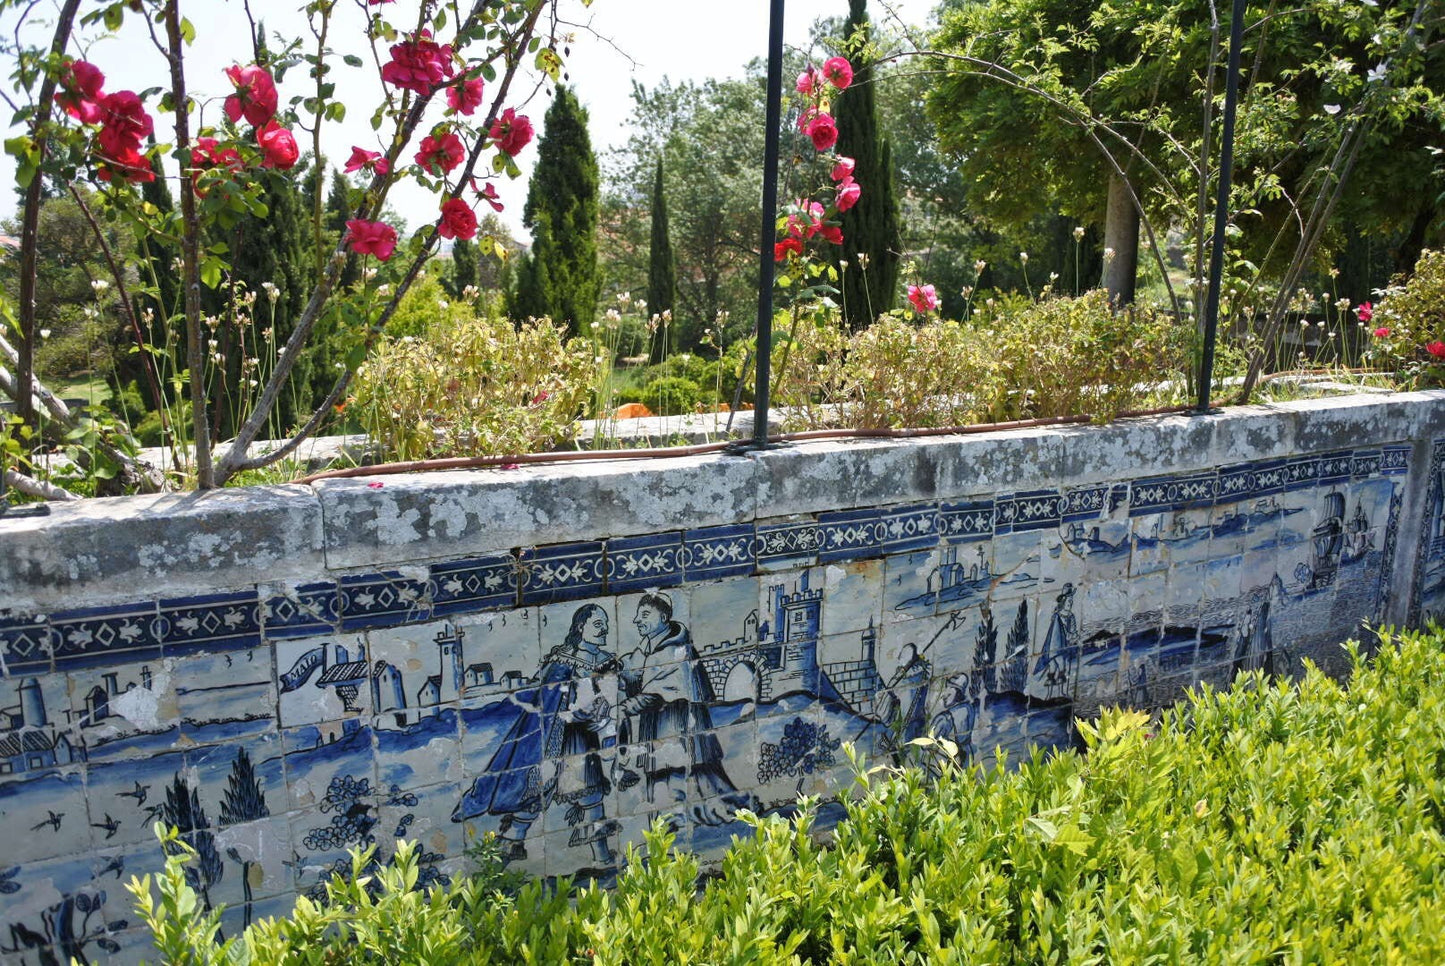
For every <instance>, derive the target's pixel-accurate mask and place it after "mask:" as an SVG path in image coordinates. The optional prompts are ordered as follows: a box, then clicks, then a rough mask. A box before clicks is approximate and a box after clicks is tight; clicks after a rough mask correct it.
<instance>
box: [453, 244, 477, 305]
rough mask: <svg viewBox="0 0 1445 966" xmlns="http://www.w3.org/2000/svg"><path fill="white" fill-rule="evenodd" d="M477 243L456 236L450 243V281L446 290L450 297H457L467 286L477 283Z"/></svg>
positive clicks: (460, 295)
mask: <svg viewBox="0 0 1445 966" xmlns="http://www.w3.org/2000/svg"><path fill="white" fill-rule="evenodd" d="M478 261H479V260H478V256H477V243H476V242H474V241H472V240H471V239H470V238H458V239H457V240H456V241H455V242H453V243H452V271H451V281H450V282H449V283H448V286H447V291H448V292H450V293H451V296H452V298H454V299H459V298H461V297H462V293H463V292H465V291H466V290H467V287H468V286H475V285H476V284H477V277H478V272H477V266H478Z"/></svg>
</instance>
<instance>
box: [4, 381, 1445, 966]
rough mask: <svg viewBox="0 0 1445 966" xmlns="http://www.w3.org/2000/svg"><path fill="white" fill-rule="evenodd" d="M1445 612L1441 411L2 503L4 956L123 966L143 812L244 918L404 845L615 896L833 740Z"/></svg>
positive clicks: (1427, 398)
mask: <svg viewBox="0 0 1445 966" xmlns="http://www.w3.org/2000/svg"><path fill="white" fill-rule="evenodd" d="M369 482H380V483H381V484H382V485H381V486H380V487H379V488H378V487H373V486H369V485H368V483H369ZM1442 612H1445V394H1439V393H1419V394H1410V395H1399V396H1390V397H1374V396H1372V397H1363V398H1361V397H1356V398H1346V399H1330V400H1323V401H1315V402H1304V403H1296V404H1290V405H1280V406H1273V407H1248V408H1243V409H1238V410H1232V411H1229V412H1226V413H1223V414H1215V415H1209V416H1203V417H1165V418H1156V419H1148V420H1134V421H1125V422H1121V423H1117V424H1114V425H1110V426H1105V427H1064V428H1046V429H1031V430H1026V431H1014V432H1006V433H997V434H988V435H979V436H970V437H954V438H950V437H939V438H932V439H917V440H909V441H899V442H879V441H851V442H846V443H844V442H838V443H813V444H808V445H802V446H797V447H794V448H790V449H783V450H770V451H766V452H761V453H753V454H750V455H747V456H712V457H696V458H688V459H674V460H665V461H654V462H646V463H639V462H629V461H622V460H619V461H617V462H615V463H600V464H589V465H586V466H578V465H568V466H564V467H538V468H529V469H525V470H517V471H510V472H504V471H493V472H475V473H466V474H461V473H449V474H435V475H429V476H408V477H384V478H379V479H378V480H374V481H367V480H344V481H343V480H337V481H325V482H322V483H319V484H318V485H316V486H314V487H308V488H303V487H294V486H293V487H270V488H258V489H248V490H234V491H223V492H217V493H206V494H185V495H173V496H162V497H143V498H128V499H122V500H97V501H91V502H88V503H85V504H83V505H80V506H66V507H58V508H56V509H55V511H54V512H53V513H52V514H51V515H50V516H49V517H47V518H38V519H23V520H8V521H6V520H0V829H3V831H4V833H5V834H4V836H3V838H4V841H5V843H6V844H5V846H4V850H3V854H0V895H3V901H0V963H4V964H5V966H11V964H19V963H26V964H31V963H41V962H52V961H57V960H59V961H66V960H67V959H68V957H70V956H72V955H74V956H77V957H83V959H84V960H87V961H91V962H97V961H107V960H108V961H112V962H117V963H125V962H134V961H136V960H138V959H139V958H140V957H141V956H142V955H144V954H145V953H146V952H147V950H146V944H147V942H148V938H147V937H146V935H145V934H144V933H143V931H141V930H140V929H139V928H138V923H137V922H136V921H135V917H134V915H133V913H132V912H131V911H130V908H129V901H128V899H129V897H128V896H127V894H126V893H125V891H124V889H123V883H124V881H125V880H126V879H128V878H129V876H130V875H131V874H132V873H144V872H148V871H155V870H156V869H157V868H159V866H160V865H161V863H162V860H163V856H162V855H161V853H160V850H159V847H158V845H157V844H156V842H155V840H154V838H153V835H152V832H151V826H152V824H153V823H154V822H156V821H164V822H167V823H170V824H172V825H175V826H178V827H179V828H180V829H181V830H182V832H183V833H184V834H185V836H186V837H187V840H188V841H189V842H190V843H191V844H192V845H193V846H194V847H195V848H196V850H197V852H198V854H199V859H198V861H197V863H196V865H195V866H194V869H195V878H196V884H197V886H198V888H199V890H200V892H201V893H202V897H203V899H204V901H206V902H208V903H210V904H212V905H219V904H224V905H225V906H226V907H227V911H226V914H225V922H226V928H227V929H228V930H231V931H233V930H235V929H238V928H240V927H242V926H243V925H244V924H245V923H246V922H248V921H250V920H252V919H254V918H256V917H258V916H266V915H273V914H284V913H285V912H286V911H288V909H289V908H290V905H291V904H292V903H293V902H294V901H295V898H296V896H298V895H301V894H307V893H312V892H315V891H316V890H317V889H318V888H319V887H320V885H321V883H322V882H323V881H324V879H325V878H326V877H327V876H328V875H330V874H331V873H332V872H333V871H335V870H337V869H339V868H342V867H343V864H344V863H345V862H346V861H347V860H346V854H347V850H348V849H351V848H356V847H358V846H365V845H370V844H375V845H377V846H378V854H379V856H380V857H381V859H380V860H381V861H385V859H386V857H387V856H389V855H390V854H391V852H392V851H393V849H394V843H395V841H396V839H397V838H408V839H415V840H418V841H420V842H421V844H422V861H423V867H424V869H425V873H424V880H425V881H426V882H442V881H446V880H447V879H448V878H449V877H451V876H454V875H457V874H458V873H459V872H462V871H464V870H465V867H466V865H465V863H466V860H465V858H464V856H463V851H464V848H465V845H466V843H467V841H468V838H469V836H472V835H475V834H479V833H482V832H494V833H496V834H497V835H498V836H499V837H500V839H501V842H502V845H503V848H504V849H505V850H506V854H507V857H508V859H509V861H511V862H513V863H514V864H515V865H516V866H518V867H519V868H522V869H525V870H526V871H528V872H530V873H533V874H536V875H541V876H560V875H568V874H575V875H582V876H588V877H592V878H595V879H599V880H603V881H607V880H609V879H610V878H611V877H613V876H615V874H616V872H617V869H618V865H619V863H620V862H621V856H622V854H623V852H622V849H623V846H624V845H625V844H626V843H628V842H633V841H637V840H638V839H639V838H640V836H641V833H642V830H643V829H644V828H646V827H647V826H648V825H649V824H650V823H651V822H653V821H655V820H657V819H663V820H665V821H668V822H670V823H671V824H672V825H673V826H674V827H675V828H676V829H677V830H678V833H679V840H680V841H681V842H682V843H684V844H686V845H689V846H691V847H693V848H694V849H696V850H697V851H699V852H701V853H703V854H705V855H716V854H717V853H718V852H719V850H721V849H722V848H724V847H725V846H726V844H727V842H728V840H729V838H730V836H731V835H732V834H734V833H735V832H737V831H739V829H740V827H741V826H740V823H739V822H738V821H737V819H736V813H737V812H738V811H739V810H740V809H743V808H747V809H750V810H752V811H754V812H760V813H763V814H787V813H788V812H789V810H790V809H791V807H792V803H793V802H794V800H795V798H796V796H797V795H798V794H799V793H808V792H813V793H826V792H828V791H830V790H833V789H836V788H838V787H840V786H845V785H846V784H847V781H848V776H847V775H846V773H845V764H846V762H845V758H844V755H843V753H842V745H843V743H845V742H851V743H852V744H854V745H855V746H857V747H859V748H860V749H862V750H863V751H864V752H865V754H868V755H870V756H888V755H893V754H896V753H897V752H898V750H899V748H900V747H901V744H902V742H905V741H907V740H908V739H909V738H912V737H917V736H920V735H923V734H928V733H936V734H942V735H945V736H947V737H949V738H951V739H952V740H954V741H956V742H958V743H959V745H960V746H961V747H962V748H963V749H964V750H965V751H966V753H969V754H973V755H977V756H988V755H991V754H992V753H993V751H994V749H996V748H999V747H1002V748H1006V749H1009V750H1010V751H1011V752H1014V753H1015V754H1016V753H1017V752H1019V751H1021V750H1023V749H1024V748H1026V747H1027V746H1028V745H1030V744H1043V745H1050V746H1058V745H1067V744H1069V743H1071V742H1072V741H1073V740H1074V735H1073V730H1072V728H1073V725H1072V722H1073V720H1074V718H1075V716H1077V715H1087V714H1090V713H1092V712H1093V711H1094V710H1095V709H1097V708H1098V707H1099V706H1100V705H1101V704H1104V703H1113V702H1126V703H1132V704H1135V705H1139V706H1158V705H1161V704H1164V703H1166V702H1169V701H1172V700H1174V699H1175V698H1176V697H1178V696H1179V695H1180V693H1181V692H1182V690H1183V689H1184V688H1186V687H1188V686H1190V685H1193V684H1197V683H1199V682H1210V683H1213V684H1216V685H1224V684H1226V683H1227V682H1228V681H1229V680H1230V679H1231V678H1232V677H1233V676H1234V675H1235V674H1236V673H1238V672H1239V671H1241V670H1254V669H1262V670H1265V671H1269V672H1272V673H1277V674H1290V673H1295V672H1297V671H1298V670H1299V669H1300V668H1301V667H1302V666H1303V662H1304V661H1306V660H1312V661H1315V662H1316V663H1318V664H1321V665H1322V666H1324V667H1326V668H1327V669H1334V670H1339V669H1341V668H1343V666H1344V659H1343V651H1342V649H1341V648H1340V646H1339V645H1340V643H1341V642H1342V641H1344V640H1346V639H1348V638H1350V637H1351V636H1357V635H1359V634H1360V633H1361V627H1362V623H1371V624H1373V623H1379V622H1394V623H1401V622H1406V621H1420V620H1422V619H1424V618H1427V617H1433V616H1439V615H1440V614H1441V613H1442ZM837 811H838V810H837V809H836V808H833V809H825V814H824V820H825V822H826V821H831V820H833V819H835V818H836V816H837Z"/></svg>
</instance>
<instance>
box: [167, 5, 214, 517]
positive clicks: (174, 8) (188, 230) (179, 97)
mask: <svg viewBox="0 0 1445 966" xmlns="http://www.w3.org/2000/svg"><path fill="white" fill-rule="evenodd" d="M163 15H164V17H165V23H166V59H167V60H168V61H169V62H170V68H171V107H172V109H173V110H174V112H175V117H176V121H175V128H176V157H177V158H179V159H180V169H181V188H180V191H181V286H182V288H183V290H184V291H185V314H186V366H187V368H189V369H190V390H191V430H192V432H193V433H194V434H195V438H194V441H193V442H194V445H195V448H196V486H197V487H199V488H200V489H202V490H209V489H211V488H212V487H215V486H218V485H219V483H220V482H222V481H218V480H217V479H216V473H215V469H214V467H213V466H212V465H211V432H210V427H209V426H208V425H207V422H206V386H205V381H204V379H205V373H204V371H203V370H204V367H205V360H204V357H203V355H202V353H201V258H200V249H201V244H200V242H201V222H200V217H199V216H198V215H197V213H196V193H195V190H194V189H193V188H192V186H191V169H190V168H189V167H188V166H187V163H188V162H189V160H190V153H191V127H190V125H191V117H190V102H189V100H188V99H187V97H186V73H185V61H184V56H185V55H184V54H183V53H182V52H181V45H182V43H183V41H182V39H181V12H180V0H168V2H167V3H166V6H165V11H164V14H163Z"/></svg>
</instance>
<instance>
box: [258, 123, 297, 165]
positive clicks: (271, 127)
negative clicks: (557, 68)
mask: <svg viewBox="0 0 1445 966" xmlns="http://www.w3.org/2000/svg"><path fill="white" fill-rule="evenodd" d="M256 143H257V144H259V145H260V146H261V153H262V154H264V155H266V160H264V161H262V162H261V167H263V168H277V169H279V170H281V171H286V170H289V169H290V168H291V167H292V166H293V165H295V164H296V159H297V158H299V157H300V156H301V151H300V149H298V148H297V147H296V138H295V137H294V136H293V135H292V134H291V132H290V131H288V130H286V129H285V128H284V127H282V126H281V125H279V124H277V123H276V122H275V121H267V122H266V124H265V126H264V127H259V128H257V129H256Z"/></svg>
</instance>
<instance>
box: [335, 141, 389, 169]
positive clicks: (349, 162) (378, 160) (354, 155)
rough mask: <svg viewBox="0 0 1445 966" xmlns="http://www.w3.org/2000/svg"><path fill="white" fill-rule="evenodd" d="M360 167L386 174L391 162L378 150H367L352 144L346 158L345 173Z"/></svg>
mask: <svg viewBox="0 0 1445 966" xmlns="http://www.w3.org/2000/svg"><path fill="white" fill-rule="evenodd" d="M362 168H366V169H367V170H368V171H375V172H376V173H377V174H386V173H387V172H388V171H390V170H391V162H390V161H388V160H386V158H384V157H383V156H382V154H381V152H380V151H368V150H366V149H365V148H359V147H356V146H355V145H352V148H351V157H349V158H347V159H346V173H347V174H350V173H351V172H353V171H360V170H361V169H362Z"/></svg>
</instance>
